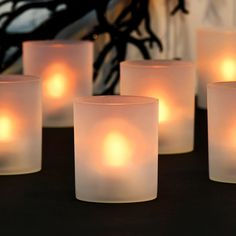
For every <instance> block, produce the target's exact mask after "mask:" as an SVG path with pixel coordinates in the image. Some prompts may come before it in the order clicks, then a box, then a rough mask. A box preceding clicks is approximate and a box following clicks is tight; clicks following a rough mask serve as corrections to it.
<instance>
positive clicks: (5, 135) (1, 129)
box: [0, 114, 13, 142]
mask: <svg viewBox="0 0 236 236" xmlns="http://www.w3.org/2000/svg"><path fill="white" fill-rule="evenodd" d="M12 129H13V124H12V121H11V119H10V118H9V116H7V115H4V114H3V115H0V141H1V142H7V141H10V140H11V139H12V137H13V130H12Z"/></svg>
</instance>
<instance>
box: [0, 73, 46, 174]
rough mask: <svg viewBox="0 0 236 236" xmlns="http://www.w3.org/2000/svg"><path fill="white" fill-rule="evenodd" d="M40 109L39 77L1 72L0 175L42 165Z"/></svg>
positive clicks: (35, 168)
mask: <svg viewBox="0 0 236 236" xmlns="http://www.w3.org/2000/svg"><path fill="white" fill-rule="evenodd" d="M41 112H42V110H41V83H40V80H39V79H38V78H35V77H32V76H21V75H15V76H13V75H5V76H4V75H2V76H0V175H10V174H24V173H32V172H36V171H39V170H40V169H41V139H42V134H41V133H42V132H41V130H42V118H41Z"/></svg>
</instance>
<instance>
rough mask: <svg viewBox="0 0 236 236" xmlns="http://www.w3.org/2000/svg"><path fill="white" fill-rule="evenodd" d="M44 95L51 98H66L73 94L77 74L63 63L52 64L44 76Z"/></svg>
mask: <svg viewBox="0 0 236 236" xmlns="http://www.w3.org/2000/svg"><path fill="white" fill-rule="evenodd" d="M42 77H43V81H44V83H43V86H44V89H43V92H44V95H45V96H47V97H50V98H54V99H58V98H64V97H65V96H68V95H70V94H71V93H72V92H73V88H74V82H75V78H76V76H75V73H74V72H73V70H72V69H71V68H70V67H69V66H68V65H66V64H64V63H63V62H58V63H52V64H51V65H49V66H48V67H47V68H46V69H45V71H44V72H43V74H42Z"/></svg>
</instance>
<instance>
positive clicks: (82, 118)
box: [74, 96, 158, 202]
mask: <svg viewBox="0 0 236 236" xmlns="http://www.w3.org/2000/svg"><path fill="white" fill-rule="evenodd" d="M157 108H158V107H157V101H156V100H155V99H152V98H146V97H132V96H94V97H81V98H78V99H77V100H76V101H75V103H74V117H75V120H74V122H75V130H74V132H75V133H74V134H75V176H76V197H77V198H78V199H80V200H84V201H92V202H139V201H147V200H151V199H154V198H156V194H157V153H158V147H157V146H158V145H157V122H156V120H157Z"/></svg>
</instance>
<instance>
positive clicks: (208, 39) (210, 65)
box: [197, 28, 236, 108]
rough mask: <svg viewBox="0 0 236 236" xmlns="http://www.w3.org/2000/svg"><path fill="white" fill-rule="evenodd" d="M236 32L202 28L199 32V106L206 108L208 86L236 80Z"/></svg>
mask: <svg viewBox="0 0 236 236" xmlns="http://www.w3.org/2000/svg"><path fill="white" fill-rule="evenodd" d="M235 40H236V31H235V30H233V31H232V30H227V29H223V28H202V29H199V30H198V32H197V72H198V106H199V107H201V108H206V105H207V84H208V83H213V82H217V81H233V80H236V45H235Z"/></svg>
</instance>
